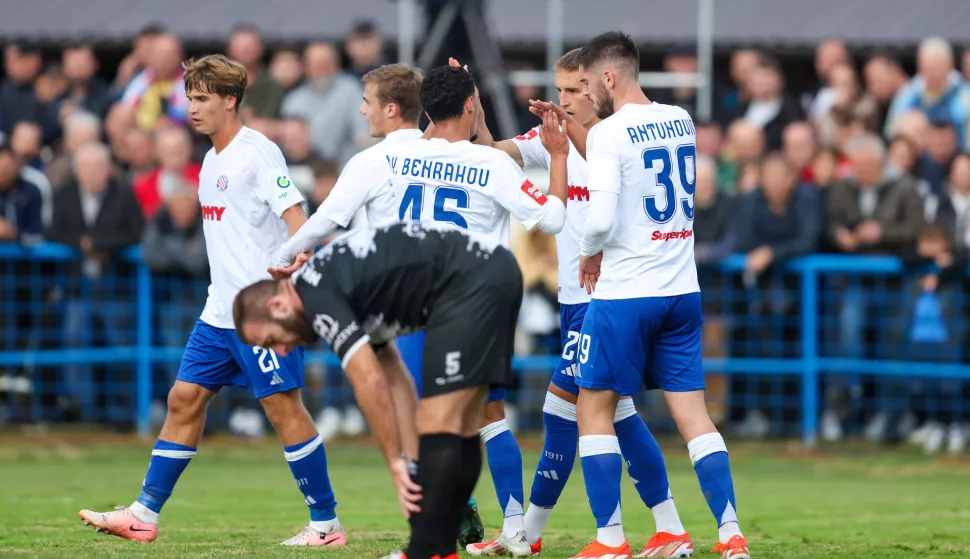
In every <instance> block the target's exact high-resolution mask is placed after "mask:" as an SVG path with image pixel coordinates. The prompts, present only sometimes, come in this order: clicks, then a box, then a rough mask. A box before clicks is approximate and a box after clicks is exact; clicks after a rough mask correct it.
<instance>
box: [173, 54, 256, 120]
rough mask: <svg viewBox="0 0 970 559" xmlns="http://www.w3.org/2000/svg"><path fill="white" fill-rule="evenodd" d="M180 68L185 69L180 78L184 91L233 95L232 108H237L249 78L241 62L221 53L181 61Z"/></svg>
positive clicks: (224, 95)
mask: <svg viewBox="0 0 970 559" xmlns="http://www.w3.org/2000/svg"><path fill="white" fill-rule="evenodd" d="M182 69H183V70H184V71H185V73H184V74H183V75H182V80H183V81H184V82H185V91H186V92H189V93H190V92H192V91H199V92H205V93H214V94H215V95H218V96H220V97H233V98H235V99H236V105H235V107H234V108H235V109H236V110H239V105H240V104H241V103H242V99H243V93H245V92H246V85H247V83H248V79H249V78H248V76H247V73H246V68H245V67H244V66H243V65H242V64H240V63H238V62H236V61H235V60H230V59H229V58H228V57H226V56H225V55H222V54H210V55H208V56H203V57H202V58H193V59H192V60H189V61H187V62H183V63H182Z"/></svg>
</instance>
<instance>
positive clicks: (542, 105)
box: [529, 99, 587, 159]
mask: <svg viewBox="0 0 970 559" xmlns="http://www.w3.org/2000/svg"><path fill="white" fill-rule="evenodd" d="M529 105H530V107H529V112H531V113H532V114H534V115H536V116H538V117H540V118H542V115H543V114H544V113H545V112H546V111H555V113H556V115H557V116H558V117H559V120H560V121H562V122H564V123H565V122H569V124H568V127H567V128H568V136H569V141H571V142H572V143H573V146H574V147H575V148H576V151H578V152H579V155H581V156H582V157H583V159H586V133H587V130H586V128H585V127H583V126H580V125H579V124H578V123H577V122H576V121H575V120H573V117H572V116H570V115H569V113H567V112H566V111H565V110H564V109H563V108H562V107H560V106H559V105H557V104H555V103H553V102H551V101H538V100H534V99H530V100H529Z"/></svg>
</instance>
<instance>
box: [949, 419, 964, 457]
mask: <svg viewBox="0 0 970 559" xmlns="http://www.w3.org/2000/svg"><path fill="white" fill-rule="evenodd" d="M966 447H967V430H966V427H965V426H964V425H961V424H960V423H956V422H954V423H951V424H950V431H949V433H947V437H946V451H947V452H948V453H949V454H960V453H961V452H963V450H964V449H965V448H966Z"/></svg>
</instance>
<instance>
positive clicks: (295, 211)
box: [281, 204, 306, 237]
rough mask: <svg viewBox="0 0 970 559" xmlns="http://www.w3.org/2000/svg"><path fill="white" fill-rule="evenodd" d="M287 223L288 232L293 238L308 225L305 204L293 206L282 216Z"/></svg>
mask: <svg viewBox="0 0 970 559" xmlns="http://www.w3.org/2000/svg"><path fill="white" fill-rule="evenodd" d="M281 217H282V218H283V222H284V223H286V231H287V233H289V234H290V236H291V237H292V236H293V235H295V234H296V232H297V231H299V230H300V227H303V224H304V223H306V212H304V211H303V204H293V205H292V206H290V207H289V208H286V210H285V211H284V212H283V215H282V216H281Z"/></svg>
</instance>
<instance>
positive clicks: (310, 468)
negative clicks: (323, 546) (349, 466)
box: [283, 435, 337, 522]
mask: <svg viewBox="0 0 970 559" xmlns="http://www.w3.org/2000/svg"><path fill="white" fill-rule="evenodd" d="M283 455H284V456H286V462H287V463H288V464H289V465H290V471H291V472H293V478H294V479H295V480H296V486H297V487H299V488H300V491H302V492H303V498H304V501H306V504H307V506H308V507H310V520H311V521H315V522H321V521H327V520H333V519H334V518H336V517H337V510H336V509H337V500H336V499H335V498H334V495H333V489H332V488H331V487H330V476H329V475H328V473H327V451H326V450H324V448H323V439H322V438H321V437H320V435H317V436H316V437H314V438H312V439H310V440H308V441H306V442H302V443H300V444H295V445H291V446H284V447H283Z"/></svg>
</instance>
